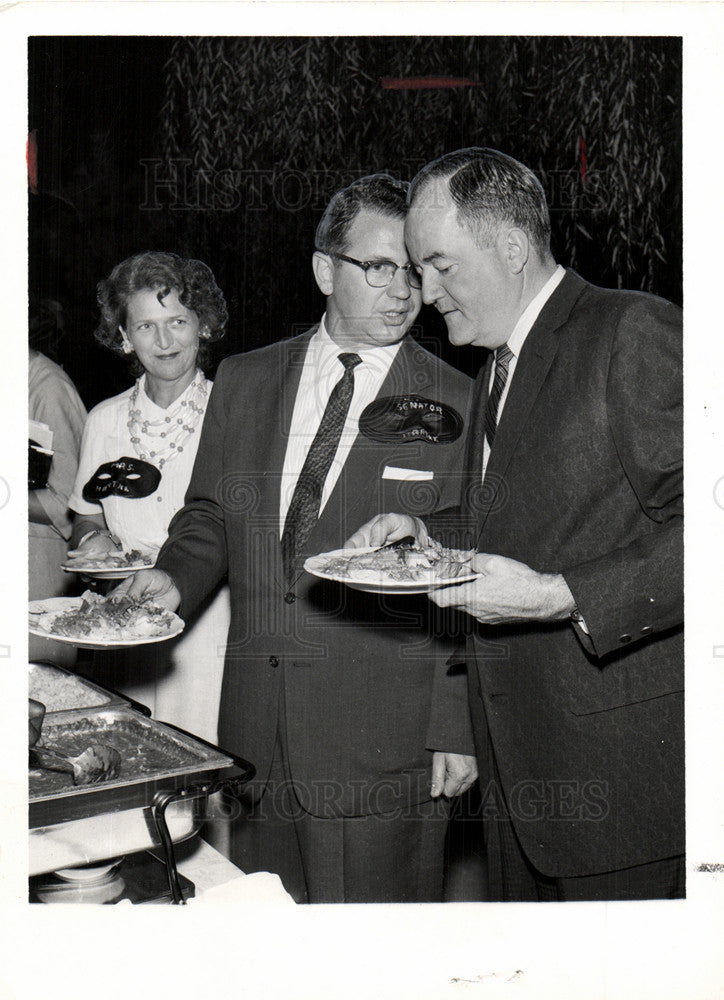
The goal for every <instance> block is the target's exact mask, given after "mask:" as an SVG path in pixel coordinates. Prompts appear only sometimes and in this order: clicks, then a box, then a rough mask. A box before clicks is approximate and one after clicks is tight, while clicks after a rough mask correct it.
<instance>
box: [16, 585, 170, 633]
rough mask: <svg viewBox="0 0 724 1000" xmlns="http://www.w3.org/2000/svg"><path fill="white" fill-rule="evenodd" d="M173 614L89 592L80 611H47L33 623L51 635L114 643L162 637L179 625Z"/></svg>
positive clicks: (127, 600) (82, 600) (134, 602)
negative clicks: (124, 640)
mask: <svg viewBox="0 0 724 1000" xmlns="http://www.w3.org/2000/svg"><path fill="white" fill-rule="evenodd" d="M177 620H178V619H177V618H176V616H175V615H174V614H172V613H171V612H170V611H166V610H165V609H164V608H159V607H157V606H156V605H154V604H151V603H148V602H147V601H136V600H134V599H133V598H131V597H128V596H127V595H125V594H124V595H123V596H121V597H119V598H117V599H116V600H108V599H107V598H105V597H101V596H100V595H99V594H94V593H93V592H92V591H90V590H87V591H86V592H85V593H84V594H83V595H82V598H81V603H80V605H79V606H78V607H73V608H71V609H69V610H68V611H60V612H59V611H46V612H43V613H41V614H39V615H38V616H37V618H36V620H35V622H34V624H35V625H36V627H38V628H39V629H40V630H42V631H43V632H46V633H48V634H50V635H60V636H69V637H72V638H78V639H82V638H85V637H88V638H89V639H91V638H92V639H101V640H109V639H111V640H113V639H137V638H143V637H146V636H156V635H157V636H161V635H165V634H166V633H168V632H169V631H170V630H171V629H172V628H173V626H174V624H175V623H176V622H177Z"/></svg>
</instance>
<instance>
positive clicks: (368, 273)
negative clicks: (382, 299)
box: [329, 253, 422, 288]
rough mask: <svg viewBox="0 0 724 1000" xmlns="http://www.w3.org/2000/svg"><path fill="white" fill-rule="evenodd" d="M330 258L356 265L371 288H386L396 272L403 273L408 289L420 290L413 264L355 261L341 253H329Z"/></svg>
mask: <svg viewBox="0 0 724 1000" xmlns="http://www.w3.org/2000/svg"><path fill="white" fill-rule="evenodd" d="M329 256H330V257H336V258H337V259H338V260H344V261H346V262H347V263H348V264H356V266H357V267H361V268H362V270H363V271H364V273H365V278H366V279H367V284H368V285H371V286H372V288H386V287H387V285H389V284H391V283H392V281H393V280H394V277H395V275H396V274H397V272H398V271H404V272H405V277H406V278H407V284H408V285H409V286H410V288H422V281H421V279H420V275H419V274H418V273H417V271H416V270H415V267H414V265H413V264H395V262H394V260H355V259H354V257H347V255H346V254H343V253H331V254H330V255H329Z"/></svg>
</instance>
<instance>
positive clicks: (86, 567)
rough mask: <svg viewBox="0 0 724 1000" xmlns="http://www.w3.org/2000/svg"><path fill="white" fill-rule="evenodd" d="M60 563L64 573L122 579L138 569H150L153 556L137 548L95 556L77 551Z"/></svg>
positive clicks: (104, 578)
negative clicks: (76, 553) (74, 554)
mask: <svg viewBox="0 0 724 1000" xmlns="http://www.w3.org/2000/svg"><path fill="white" fill-rule="evenodd" d="M68 556H69V558H68V559H67V560H66V562H64V563H62V564H61V567H60V568H61V569H63V570H65V572H66V573H82V574H83V576H90V577H94V578H95V579H97V580H122V579H124V578H125V577H127V576H130V575H131V574H132V573H135V572H136V570H139V569H150V568H151V567H152V566H153V564H154V559H153V556H147V555H144V554H143V553H142V552H141V551H140V550H139V549H131V550H130V551H129V552H103V553H102V554H100V555H97V556H89V555H86V554H85V553H82V552H79V553H78V555H77V556H74V557H73V556H71V555H70V553H68Z"/></svg>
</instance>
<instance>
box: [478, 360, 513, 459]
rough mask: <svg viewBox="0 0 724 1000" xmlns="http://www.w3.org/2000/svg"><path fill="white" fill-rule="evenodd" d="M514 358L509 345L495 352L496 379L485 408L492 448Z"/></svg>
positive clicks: (486, 434) (486, 432)
mask: <svg viewBox="0 0 724 1000" xmlns="http://www.w3.org/2000/svg"><path fill="white" fill-rule="evenodd" d="M512 357H513V352H512V351H511V350H510V348H509V347H508V345H507V344H503V346H502V347H499V348H498V349H497V350H496V352H495V378H494V379H493V388H492V391H491V393H490V395H489V396H488V405H487V406H486V407H485V437H486V438H487V441H488V446H489V447H490V448H492V447H493V439H494V438H495V430H496V427H497V425H498V407H499V406H500V397H501V396H502V395H503V390H504V389H505V383H506V382H507V381H508V366H509V365H510V362H511V359H512Z"/></svg>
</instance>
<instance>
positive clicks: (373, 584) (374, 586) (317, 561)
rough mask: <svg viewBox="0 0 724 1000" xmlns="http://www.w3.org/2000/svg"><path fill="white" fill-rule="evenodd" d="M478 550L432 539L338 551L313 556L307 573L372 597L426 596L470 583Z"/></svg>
mask: <svg viewBox="0 0 724 1000" xmlns="http://www.w3.org/2000/svg"><path fill="white" fill-rule="evenodd" d="M474 555H475V549H469V550H464V549H446V548H445V547H444V546H443V545H441V544H440V543H439V542H437V541H435V540H434V539H432V538H431V539H430V540H429V541H428V543H427V544H426V545H424V546H422V545H419V544H418V543H417V542H404V543H402V544H399V545H385V546H383V547H382V548H359V549H335V550H334V551H332V552H321V553H320V554H319V555H316V556H310V558H309V559H307V561H306V562H305V563H304V568H305V570H306V571H307V572H308V573H311V574H312V575H313V576H317V577H319V578H320V579H322V580H335V581H336V582H338V583H345V584H347V586H348V587H353V588H354V589H355V590H366V591H369V592H370V593H373V594H427V593H429V592H430V591H431V590H437V589H438V587H446V586H449V585H450V584H457V583H467V582H468V581H469V580H474V579H475V578H476V577H477V576H478V574H477V573H474V572H473V571H472V569H471V568H470V563H471V560H472V558H473V556H474Z"/></svg>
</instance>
